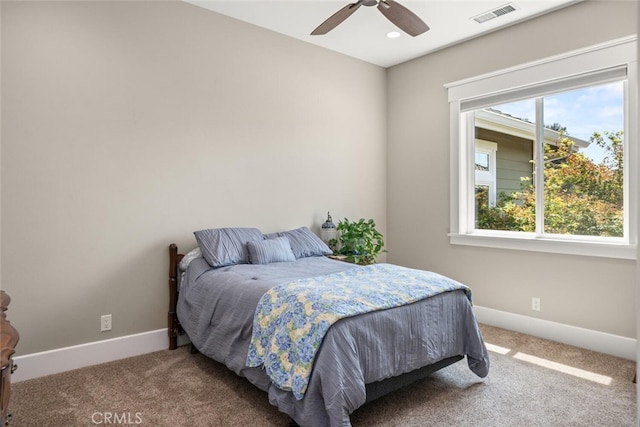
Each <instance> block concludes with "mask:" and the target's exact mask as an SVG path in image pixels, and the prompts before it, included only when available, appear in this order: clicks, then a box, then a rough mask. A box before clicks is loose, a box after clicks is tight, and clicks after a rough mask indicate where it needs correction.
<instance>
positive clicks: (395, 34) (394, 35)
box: [387, 31, 400, 39]
mask: <svg viewBox="0 0 640 427" xmlns="http://www.w3.org/2000/svg"><path fill="white" fill-rule="evenodd" d="M387 37H388V38H390V39H397V38H398V37H400V33H399V32H397V31H389V32H388V33H387Z"/></svg>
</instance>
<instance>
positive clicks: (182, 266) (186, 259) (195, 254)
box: [178, 248, 202, 271]
mask: <svg viewBox="0 0 640 427" xmlns="http://www.w3.org/2000/svg"><path fill="white" fill-rule="evenodd" d="M201 256H202V251H201V250H200V248H195V249H192V250H190V251H189V252H187V253H186V255H185V256H183V257H182V259H181V260H180V262H179V263H178V269H179V270H180V271H187V267H189V264H191V261H193V260H194V259H196V258H200V257H201Z"/></svg>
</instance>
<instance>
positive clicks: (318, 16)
mask: <svg viewBox="0 0 640 427" xmlns="http://www.w3.org/2000/svg"><path fill="white" fill-rule="evenodd" d="M184 1H186V2H188V3H191V4H194V5H197V6H201V7H204V8H206V9H209V10H213V11H215V12H218V13H220V14H222V15H227V16H230V17H232V18H235V19H239V20H241V21H245V22H248V23H251V24H254V25H257V26H259V27H263V28H267V29H269V30H272V31H276V32H278V33H282V34H285V35H287V36H290V37H294V38H296V39H300V40H303V41H305V42H309V43H312V44H315V45H318V46H322V47H324V48H327V49H330V50H334V51H336V52H340V53H343V54H345V55H348V56H352V57H354V58H358V59H361V60H363V61H367V62H370V63H372V64H376V65H379V66H381V67H385V68H386V67H391V66H393V65H396V64H399V63H401V62H405V61H408V60H410V59H413V58H417V57H419V56H422V55H425V54H428V53H431V52H434V51H436V50H439V49H442V48H444V47H447V46H451V45H453V44H456V43H459V42H462V41H464V40H468V39H471V38H474V37H477V36H479V35H481V34H486V33H488V32H491V31H495V30H497V29H499V28H503V27H506V26H509V25H513V24H516V23H519V22H522V21H525V20H527V19H531V18H534V17H536V16H539V15H541V14H544V13H548V12H551V11H554V10H557V9H559V8H562V7H566V6H569V5H571V4H574V3H577V2H579V1H582V0H512V1H509V0H497V1H493V0H421V1H419V0H398V1H397V2H398V3H401V4H402V5H403V6H405V7H406V8H408V9H410V10H411V11H412V12H413V13H415V14H416V15H418V16H419V17H420V18H422V20H423V21H424V22H426V24H427V25H428V26H429V27H430V28H431V29H430V30H429V31H427V32H426V33H423V34H421V35H419V36H417V37H411V36H409V35H408V34H406V33H403V32H402V31H400V30H398V28H397V27H396V26H395V25H393V24H392V23H391V22H389V21H388V20H387V19H386V18H385V17H384V15H383V14H382V13H380V11H378V10H377V8H376V7H364V6H363V7H360V8H359V9H358V10H357V11H356V12H355V13H354V14H353V15H351V16H350V17H349V18H348V19H347V20H345V21H344V22H343V23H342V24H340V25H338V26H337V27H336V28H334V29H333V30H332V31H330V32H329V33H328V34H326V35H322V36H311V35H310V33H311V31H313V30H314V29H315V28H316V27H317V26H318V25H320V24H321V23H322V22H324V20H325V19H327V18H328V17H329V16H331V15H333V14H334V13H335V12H337V11H338V10H340V9H341V8H343V7H344V6H346V5H347V4H349V3H355V1H356V0H342V1H333V0H321V1H317V0H289V1H274V0H261V1H249V0H232V1H222V0H184ZM508 5H511V6H513V8H515V10H514V11H513V12H510V13H507V14H502V15H500V16H497V17H496V18H495V19H490V20H487V21H485V22H483V23H478V22H476V20H474V18H476V17H479V16H482V15H485V14H487V13H488V12H492V11H495V10H498V9H502V8H504V7H505V6H508ZM390 31H398V32H400V33H401V35H400V37H398V38H395V39H390V38H388V37H387V36H386V34H387V33H389V32H390Z"/></svg>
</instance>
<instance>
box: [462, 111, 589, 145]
mask: <svg viewBox="0 0 640 427" xmlns="http://www.w3.org/2000/svg"><path fill="white" fill-rule="evenodd" d="M475 117H476V126H477V127H480V128H483V129H488V130H493V131H495V132H500V133H504V134H507V135H513V136H518V137H520V138H524V139H529V140H532V141H533V139H534V135H535V124H534V123H531V122H530V121H528V120H526V119H521V118H518V117H514V116H511V115H509V114H506V113H503V112H501V111H499V110H496V109H493V108H485V109H484V110H477V111H475ZM560 136H561V134H560V132H558V131H555V130H552V129H547V128H545V129H544V142H545V143H547V144H550V145H557V141H558V139H559V138H560ZM565 136H566V137H567V138H570V139H571V140H572V141H573V142H574V144H575V146H576V147H578V148H587V147H588V146H589V144H591V143H590V142H589V141H585V140H583V139H580V138H576V137H573V136H571V135H568V134H565Z"/></svg>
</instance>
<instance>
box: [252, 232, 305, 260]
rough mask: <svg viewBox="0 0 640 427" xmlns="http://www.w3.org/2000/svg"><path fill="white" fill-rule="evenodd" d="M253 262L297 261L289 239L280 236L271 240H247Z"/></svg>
mask: <svg viewBox="0 0 640 427" xmlns="http://www.w3.org/2000/svg"><path fill="white" fill-rule="evenodd" d="M247 250H248V251H249V261H250V262H251V264H270V263H272V262H286V261H295V260H296V257H295V256H294V255H293V252H292V251H291V245H290V244H289V239H287V238H286V237H278V238H275V239H269V240H256V241H255V242H247Z"/></svg>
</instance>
